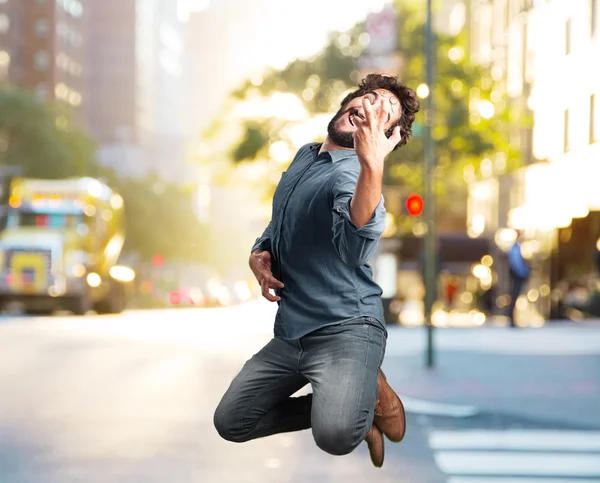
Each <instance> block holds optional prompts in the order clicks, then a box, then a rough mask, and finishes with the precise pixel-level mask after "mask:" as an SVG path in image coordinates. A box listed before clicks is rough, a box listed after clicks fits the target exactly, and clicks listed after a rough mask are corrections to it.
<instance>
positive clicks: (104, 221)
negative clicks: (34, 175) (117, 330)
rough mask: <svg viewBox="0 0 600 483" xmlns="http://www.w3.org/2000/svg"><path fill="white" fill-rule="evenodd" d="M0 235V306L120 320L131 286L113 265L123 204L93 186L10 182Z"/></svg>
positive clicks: (129, 276) (83, 181) (130, 274)
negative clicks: (102, 315)
mask: <svg viewBox="0 0 600 483" xmlns="http://www.w3.org/2000/svg"><path fill="white" fill-rule="evenodd" d="M8 204H9V210H8V216H7V222H6V227H5V229H4V230H3V231H2V233H0V304H2V305H3V306H5V305H6V304H9V303H13V302H18V303H20V304H21V305H22V306H23V308H24V310H25V311H26V312H27V313H50V312H52V311H53V310H55V309H59V308H60V309H66V310H70V311H72V312H74V313H75V314H79V315H83V314H85V313H86V312H87V311H89V310H92V309H93V310H96V311H97V312H98V313H117V312H121V311H122V310H123V309H124V308H125V305H126V302H127V297H128V293H129V290H130V287H131V286H132V282H133V280H134V279H135V272H134V271H133V269H131V268H130V267H127V266H124V265H119V264H118V260H119V256H120V254H121V251H122V248H123V244H124V242H125V231H124V206H123V198H122V197H121V196H120V195H119V194H118V193H116V192H114V191H113V190H111V189H110V188H109V187H108V186H107V185H106V184H104V183H102V182H101V181H99V180H97V179H93V178H72V179H63V180H43V179H25V178H15V179H14V180H13V181H12V183H11V187H10V195H9V200H8Z"/></svg>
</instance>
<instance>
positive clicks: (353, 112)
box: [327, 89, 402, 149]
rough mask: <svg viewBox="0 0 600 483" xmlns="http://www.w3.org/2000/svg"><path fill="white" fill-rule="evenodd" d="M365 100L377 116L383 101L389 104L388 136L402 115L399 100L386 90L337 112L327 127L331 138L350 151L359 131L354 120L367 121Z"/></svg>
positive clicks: (371, 93) (369, 93)
mask: <svg viewBox="0 0 600 483" xmlns="http://www.w3.org/2000/svg"><path fill="white" fill-rule="evenodd" d="M363 99H367V100H368V101H369V102H370V103H371V105H372V106H373V112H374V114H375V116H377V115H379V112H380V110H381V109H382V107H381V100H382V99H383V100H384V101H385V102H386V103H387V104H388V108H389V109H388V118H387V120H386V122H385V131H386V135H387V136H390V135H391V133H392V129H393V126H395V125H396V124H397V122H398V120H399V119H400V116H401V115H402V112H401V105H400V101H399V99H398V98H397V97H396V96H394V95H393V94H392V93H391V92H390V91H386V90H385V89H376V90H375V91H373V92H368V93H367V94H365V95H364V96H361V97H357V98H355V99H352V100H351V101H350V102H349V103H348V104H346V105H345V106H344V107H342V108H341V109H340V110H339V111H338V112H337V114H336V115H335V116H334V117H333V119H331V121H330V122H329V125H328V126H327V134H329V138H330V139H331V140H332V141H333V142H334V143H335V144H337V145H338V146H340V147H343V148H348V149H353V148H354V138H353V135H354V133H355V132H356V131H357V125H356V123H355V122H354V118H355V117H360V118H361V119H366V114H365V109H364V107H363Z"/></svg>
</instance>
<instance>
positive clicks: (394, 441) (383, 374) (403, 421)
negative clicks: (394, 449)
mask: <svg viewBox="0 0 600 483" xmlns="http://www.w3.org/2000/svg"><path fill="white" fill-rule="evenodd" d="M379 372H381V376H382V377H383V380H384V381H386V382H387V377H386V376H385V373H384V372H383V371H382V370H381V369H379ZM390 389H391V390H392V392H393V393H394V396H396V397H397V398H398V402H399V403H400V407H401V408H402V426H403V428H404V431H402V436H401V437H400V439H392V438H390V437H389V436H388V435H387V434H386V435H385V437H386V438H387V439H389V440H390V441H391V442H392V443H399V442H400V441H402V440H403V439H404V436H405V435H406V411H404V404H402V399H400V396H398V394H396V391H394V388H393V387H392V386H390ZM380 429H381V428H380ZM384 434H385V433H384Z"/></svg>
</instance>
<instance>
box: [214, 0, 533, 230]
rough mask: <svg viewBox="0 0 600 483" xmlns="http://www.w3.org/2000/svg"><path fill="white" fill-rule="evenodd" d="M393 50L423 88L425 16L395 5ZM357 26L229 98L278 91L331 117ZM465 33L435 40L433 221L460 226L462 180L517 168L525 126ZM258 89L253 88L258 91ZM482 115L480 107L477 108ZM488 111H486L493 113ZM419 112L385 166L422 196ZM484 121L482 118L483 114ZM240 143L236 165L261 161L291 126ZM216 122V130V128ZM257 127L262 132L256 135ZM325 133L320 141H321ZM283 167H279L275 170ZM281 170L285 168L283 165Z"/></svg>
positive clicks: (407, 76) (389, 178)
mask: <svg viewBox="0 0 600 483" xmlns="http://www.w3.org/2000/svg"><path fill="white" fill-rule="evenodd" d="M396 10H397V12H398V21H399V28H398V32H399V37H398V51H399V52H400V53H401V56H402V58H403V68H402V73H401V78H402V80H403V82H404V83H405V84H407V85H408V86H410V87H412V88H414V89H416V88H417V86H419V85H420V84H421V83H423V82H425V78H426V73H425V57H424V51H425V43H424V40H425V37H424V27H425V26H424V21H423V17H422V15H420V13H419V12H418V11H416V10H414V9H412V7H410V6H406V4H404V5H401V4H400V2H397V8H396ZM361 32H362V26H361V25H360V24H359V25H357V26H356V27H355V28H354V29H353V30H352V31H351V32H348V33H347V34H335V35H332V36H331V38H330V42H329V43H328V45H327V46H326V48H325V49H324V50H323V51H322V52H321V53H320V54H319V55H317V56H315V57H314V58H312V59H299V60H296V61H294V62H292V63H290V64H289V65H288V66H287V67H286V68H284V69H283V70H280V71H276V70H271V71H269V72H267V73H265V75H264V77H263V80H262V82H261V83H257V82H256V81H255V82H254V83H253V82H250V81H248V82H246V83H245V84H244V85H242V86H241V87H240V89H238V90H237V91H235V92H234V93H233V97H234V99H236V100H238V101H243V100H245V99H248V98H250V97H252V96H255V95H256V94H257V93H258V94H260V95H262V96H265V97H268V96H269V95H271V94H273V93H274V92H276V91H279V92H288V93H292V94H294V95H296V96H297V97H298V99H300V100H301V101H302V103H303V105H304V106H305V108H306V110H307V111H308V112H309V113H311V114H313V115H318V114H323V113H329V114H330V115H333V113H335V111H336V110H337V109H338V108H339V102H340V100H341V99H342V97H343V94H344V93H345V92H347V91H348V90H349V89H353V88H355V86H356V83H357V82H358V81H359V80H360V78H359V77H360V73H359V70H358V62H357V61H358V58H359V56H360V54H361V52H362V50H363V47H364V44H365V42H364V39H365V37H364V35H362V36H361ZM465 44H466V42H465V39H464V38H463V36H462V35H458V36H450V35H445V34H440V33H438V34H435V45H436V59H435V63H434V64H435V75H434V78H435V85H434V87H433V93H432V95H433V101H434V106H435V117H434V120H433V126H434V128H433V137H434V141H435V159H436V163H437V168H436V185H435V190H436V194H437V196H438V209H437V211H438V217H439V218H440V219H443V220H452V219H453V220H455V225H457V226H460V227H461V228H462V227H464V215H465V212H466V209H465V201H466V183H465V173H466V174H467V178H468V177H471V178H473V177H474V176H477V174H478V173H479V171H480V165H481V163H482V161H483V160H486V161H485V163H486V164H487V165H488V166H489V164H490V163H492V166H495V167H496V168H498V169H499V170H500V171H502V170H511V169H514V168H516V167H518V166H519V164H520V156H519V151H518V149H516V148H515V147H513V145H511V143H510V142H509V137H510V136H509V135H510V133H511V130H513V129H514V126H519V125H520V126H525V125H526V123H527V122H528V120H527V119H525V117H524V114H523V110H522V109H521V108H520V107H518V106H510V105H509V103H508V100H507V99H506V98H504V97H503V96H502V95H501V90H500V89H499V88H498V87H499V86H498V83H497V82H496V81H494V80H493V79H492V77H491V75H490V72H489V70H488V69H486V68H483V67H481V66H477V65H474V64H472V63H470V62H469V60H468V55H467V53H466V52H467V48H466V45H465ZM257 84H258V85H257ZM482 106H483V107H484V108H485V109H482V108H481V107H482ZM490 108H491V110H490ZM423 110H424V109H422V111H421V112H420V113H419V114H417V119H416V122H415V124H414V126H413V139H412V141H411V142H410V143H409V144H408V145H407V146H406V147H403V148H401V149H399V150H397V151H395V152H394V153H393V154H392V155H391V156H390V158H389V159H388V162H387V163H386V168H387V169H386V173H385V183H386V185H388V186H399V187H401V189H402V191H404V192H408V191H422V189H423V159H424V142H423V141H424V140H423V133H424V113H423ZM480 111H481V112H483V114H484V116H482V114H481V112H480ZM244 122H245V124H244V126H243V129H242V132H243V133H245V134H242V140H241V141H240V142H239V143H237V144H235V143H234V145H235V148H234V151H233V152H232V153H229V156H230V159H231V160H233V161H235V162H240V161H253V160H257V159H264V158H266V157H269V155H270V147H271V146H272V145H273V144H274V143H277V142H278V141H282V140H283V141H289V125H290V124H292V122H284V121H283V122H282V120H281V119H274V118H270V119H262V120H260V121H259V120H246V121H244ZM217 125H218V123H216V124H215V126H217ZM261 129H262V134H261V133H260V132H259V131H260V130H261ZM324 135H325V133H324V132H323V133H322V135H321V137H320V139H319V138H317V139H314V140H322V138H323V137H324ZM276 168H277V169H281V168H282V166H281V165H276ZM283 168H285V166H283Z"/></svg>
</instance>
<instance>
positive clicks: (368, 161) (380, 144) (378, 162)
mask: <svg viewBox="0 0 600 483" xmlns="http://www.w3.org/2000/svg"><path fill="white" fill-rule="evenodd" d="M377 104H379V105H377ZM377 104H376V105H375V106H373V105H371V102H370V101H369V100H368V99H367V98H364V99H363V109H364V113H365V116H364V119H363V118H362V117H360V116H354V123H355V125H356V126H357V128H358V129H357V131H356V132H355V133H354V150H355V151H356V155H357V156H358V160H359V161H360V164H361V166H362V167H363V168H368V169H372V170H374V171H375V172H376V173H381V174H382V175H383V161H384V160H385V158H386V157H387V155H388V154H390V153H391V152H392V150H393V149H394V147H396V145H397V144H398V143H399V142H400V139H401V136H400V127H396V128H395V129H394V132H393V133H392V135H391V136H390V137H389V139H388V137H387V136H386V135H385V124H386V122H387V119H388V115H389V113H390V103H389V102H388V101H387V99H381V102H379V103H377Z"/></svg>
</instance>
